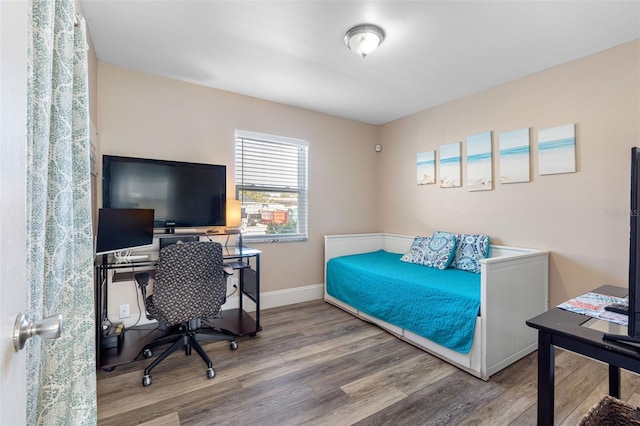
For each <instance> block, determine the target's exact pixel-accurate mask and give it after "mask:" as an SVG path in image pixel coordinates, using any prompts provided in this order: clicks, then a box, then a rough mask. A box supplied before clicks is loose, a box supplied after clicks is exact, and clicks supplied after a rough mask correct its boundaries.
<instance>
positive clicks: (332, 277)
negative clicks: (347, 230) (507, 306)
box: [327, 250, 480, 354]
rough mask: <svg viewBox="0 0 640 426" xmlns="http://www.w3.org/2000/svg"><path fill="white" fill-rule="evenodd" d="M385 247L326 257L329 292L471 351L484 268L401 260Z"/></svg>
mask: <svg viewBox="0 0 640 426" xmlns="http://www.w3.org/2000/svg"><path fill="white" fill-rule="evenodd" d="M400 257H402V255H401V254H395V253H388V252H386V251H383V250H380V251H377V252H373V253H365V254H356V255H351V256H342V257H337V258H334V259H331V260H329V262H328V263H327V292H328V293H329V294H330V295H331V296H333V297H335V298H337V299H339V300H341V301H343V302H345V303H347V304H349V305H351V306H353V307H354V308H357V309H359V310H360V311H362V312H364V313H366V314H369V315H372V316H374V317H376V318H379V319H381V320H383V321H386V322H388V323H391V324H394V325H396V326H399V327H402V328H404V329H407V330H410V331H412V332H414V333H416V334H418V335H420V336H423V337H426V338H427V339H429V340H431V341H433V342H435V343H438V344H440V345H442V346H444V347H447V348H449V349H452V350H454V351H457V352H460V353H463V354H466V353H468V352H469V350H470V349H471V344H472V343H473V332H474V329H475V326H476V316H477V315H478V311H479V308H480V274H475V273H471V272H466V271H460V270H458V269H445V270H440V269H434V268H429V267H427V266H422V265H416V264H412V263H406V262H401V261H400Z"/></svg>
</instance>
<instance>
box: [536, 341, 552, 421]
mask: <svg viewBox="0 0 640 426" xmlns="http://www.w3.org/2000/svg"><path fill="white" fill-rule="evenodd" d="M554 381H555V348H554V347H553V345H552V344H551V334H549V333H547V332H544V331H538V426H545V425H553V409H554V407H553V406H554V396H555V395H554Z"/></svg>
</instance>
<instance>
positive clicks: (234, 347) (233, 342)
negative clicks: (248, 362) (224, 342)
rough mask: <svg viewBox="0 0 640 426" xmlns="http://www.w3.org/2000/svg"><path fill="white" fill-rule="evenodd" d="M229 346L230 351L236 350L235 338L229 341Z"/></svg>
mask: <svg viewBox="0 0 640 426" xmlns="http://www.w3.org/2000/svg"><path fill="white" fill-rule="evenodd" d="M229 347H230V348H231V350H232V351H237V350H238V342H236V341H235V340H234V341H232V342H231V344H229Z"/></svg>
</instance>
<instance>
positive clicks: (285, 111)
mask: <svg viewBox="0 0 640 426" xmlns="http://www.w3.org/2000/svg"><path fill="white" fill-rule="evenodd" d="M98 123H99V126H98V130H99V139H100V151H101V153H100V154H101V155H102V154H113V155H125V156H134V157H148V158H159V159H171V160H180V161H195V162H203V163H211V164H226V165H227V191H228V193H229V194H231V197H230V198H232V197H233V194H234V193H235V190H234V185H235V182H234V170H235V169H234V167H235V166H234V143H235V139H234V135H235V131H236V129H242V130H249V131H254V132H261V133H267V134H273V135H279V136H286V137H291V138H298V139H303V140H306V141H307V142H308V143H309V194H310V195H309V241H308V242H296V243H278V244H252V246H254V247H256V248H259V249H261V250H263V253H264V254H263V256H262V258H261V261H262V262H261V267H262V282H261V290H262V291H263V292H268V291H274V290H281V289H289V288H295V287H300V286H306V285H313V284H320V283H322V282H323V281H324V273H323V257H324V255H323V250H324V239H323V237H324V235H325V234H336V233H357V232H372V231H376V230H377V229H376V219H377V212H376V201H377V188H376V185H375V176H376V170H377V167H378V159H379V154H377V153H376V152H375V149H374V147H375V144H376V143H378V139H377V137H378V128H377V127H375V126H372V125H368V124H363V123H358V122H355V121H350V120H345V119H341V118H336V117H332V116H328V115H325V114H320V113H315V112H311V111H307V110H302V109H299V108H293V107H289V106H284V105H280V104H276V103H272V102H267V101H262V100H258V99H255V98H250V97H246V96H242V95H237V94H233V93H229V92H224V91H220V90H215V89H210V88H205V87H203V86H197V85H194V84H189V83H184V82H180V81H177V80H172V79H168V78H162V77H156V76H152V75H148V74H144V73H140V72H134V71H130V70H126V69H122V68H117V67H113V66H109V65H105V64H100V65H99V66H98Z"/></svg>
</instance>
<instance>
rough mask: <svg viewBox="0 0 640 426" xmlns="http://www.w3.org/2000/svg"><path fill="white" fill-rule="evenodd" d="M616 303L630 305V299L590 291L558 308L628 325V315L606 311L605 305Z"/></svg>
mask: <svg viewBox="0 0 640 426" xmlns="http://www.w3.org/2000/svg"><path fill="white" fill-rule="evenodd" d="M614 303H620V304H626V305H628V304H629V301H628V300H627V299H625V298H622V297H614V296H605V295H604V294H599V293H593V292H589V293H586V294H583V295H582V296H578V297H576V298H574V299H571V300H567V301H566V302H563V303H561V304H559V305H558V308H560V309H564V310H566V311H571V312H575V313H577V314H582V315H587V316H590V317H593V318H598V319H602V320H606V321H610V322H613V323H615V324H620V325H625V326H626V325H627V324H628V323H629V317H628V316H627V315H624V314H618V313H615V312H609V311H605V309H604V308H605V306H608V305H612V304H614Z"/></svg>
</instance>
